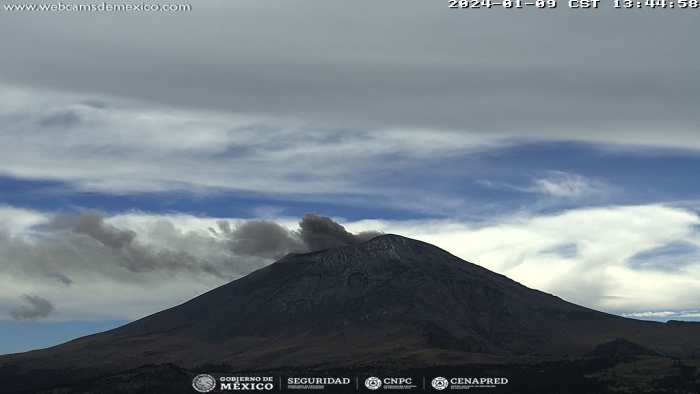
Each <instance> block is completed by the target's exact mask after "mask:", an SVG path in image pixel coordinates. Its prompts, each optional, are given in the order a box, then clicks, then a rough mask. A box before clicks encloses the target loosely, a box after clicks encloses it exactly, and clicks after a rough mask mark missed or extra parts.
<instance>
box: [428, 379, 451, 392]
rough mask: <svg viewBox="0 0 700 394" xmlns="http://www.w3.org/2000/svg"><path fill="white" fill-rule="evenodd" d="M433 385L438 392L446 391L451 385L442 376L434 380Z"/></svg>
mask: <svg viewBox="0 0 700 394" xmlns="http://www.w3.org/2000/svg"><path fill="white" fill-rule="evenodd" d="M431 384H432V385H433V388H435V389H436V390H444V389H446V388H447V386H449V385H450V382H448V381H447V379H445V378H443V377H442V376H438V377H437V378H435V379H433V381H432V383H431Z"/></svg>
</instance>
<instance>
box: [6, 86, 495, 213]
mask: <svg viewBox="0 0 700 394" xmlns="http://www.w3.org/2000/svg"><path fill="white" fill-rule="evenodd" d="M0 86H2V85H0ZM88 98H89V97H86V96H85V95H79V94H59V93H46V92H35V91H31V90H23V89H11V88H8V89H0V104H1V105H0V156H2V157H3V158H4V160H3V161H2V163H0V174H2V176H5V177H11V178H15V179H23V180H42V181H54V182H60V183H63V184H64V185H62V187H64V188H66V189H71V190H78V191H89V192H95V191H97V192H102V193H108V194H118V195H124V194H131V193H138V192H165V191H172V190H178V191H187V192H188V193H194V194H197V193H200V194H203V193H213V192H226V193H237V194H241V193H262V194H264V195H276V196H295V198H297V199H307V200H316V201H318V200H329V199H333V200H334V201H338V199H345V200H350V199H353V198H355V199H358V198H360V197H364V196H375V198H376V197H377V196H384V195H386V194H388V193H391V187H390V186H388V183H387V182H385V181H384V180H385V179H386V178H387V177H389V176H390V175H391V174H392V173H396V172H399V171H400V170H405V169H407V168H416V167H419V166H421V165H429V164H430V163H432V162H434V161H435V158H436V157H441V158H449V157H460V156H462V155H464V154H469V153H470V152H478V151H483V150H488V149H492V148H493V147H496V146H502V144H505V143H506V142H505V141H501V140H499V139H497V138H491V137H484V136H481V137H479V136H472V137H468V136H464V135H461V134H459V133H454V132H441V133H433V132H432V131H431V130H422V129H382V130H376V129H373V128H355V129H349V128H348V127H346V126H337V127H336V126H327V125H321V126H318V125H313V124H306V123H304V122H300V121H298V122H294V121H286V122H283V121H280V120H276V119H272V118H266V117H256V116H249V115H237V114H226V113H216V112H195V111H189V110H185V109H178V108H168V107H161V106H155V105H137V104H138V103H122V102H121V101H120V100H118V99H114V98H107V99H106V100H107V101H108V102H109V105H107V106H94V105H88V104H86V101H88ZM68 114H71V115H68ZM57 116H58V118H57ZM78 118H79V119H80V121H73V120H75V119H78ZM71 119H72V120H71ZM404 193H406V192H404ZM328 196H333V197H328ZM377 200H380V201H381V200H383V201H387V202H388V201H391V200H389V199H386V198H377Z"/></svg>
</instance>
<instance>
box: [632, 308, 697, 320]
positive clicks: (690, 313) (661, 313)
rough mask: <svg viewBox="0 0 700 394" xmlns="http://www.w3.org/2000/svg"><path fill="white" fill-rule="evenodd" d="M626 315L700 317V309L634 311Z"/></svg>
mask: <svg viewBox="0 0 700 394" xmlns="http://www.w3.org/2000/svg"><path fill="white" fill-rule="evenodd" d="M622 316H624V317H631V318H638V319H645V318H663V319H664V320H667V319H673V318H682V319H696V318H700V311H697V310H693V311H659V312H651V311H648V312H633V313H623V314H622Z"/></svg>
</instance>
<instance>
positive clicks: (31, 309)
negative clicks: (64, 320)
mask: <svg viewBox="0 0 700 394" xmlns="http://www.w3.org/2000/svg"><path fill="white" fill-rule="evenodd" d="M22 299H24V300H25V301H27V302H28V303H29V305H22V306H19V307H17V308H15V309H12V310H11V311H10V317H12V318H13V319H15V320H24V319H38V318H45V317H48V316H49V314H50V313H51V312H53V311H54V310H55V309H56V307H54V306H53V303H52V302H51V301H49V300H47V299H46V298H42V297H39V296H38V295H31V294H24V295H22Z"/></svg>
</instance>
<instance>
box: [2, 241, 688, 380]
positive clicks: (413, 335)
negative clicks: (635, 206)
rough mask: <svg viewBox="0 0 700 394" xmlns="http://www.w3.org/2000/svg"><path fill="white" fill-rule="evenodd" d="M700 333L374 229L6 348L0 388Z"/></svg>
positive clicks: (655, 342)
mask: <svg viewBox="0 0 700 394" xmlns="http://www.w3.org/2000/svg"><path fill="white" fill-rule="evenodd" d="M698 344H700V323H681V322H669V323H657V322H647V321H639V320H633V319H627V318H623V317H619V316H614V315H610V314H606V313H602V312H598V311H595V310H592V309H588V308H585V307H582V306H578V305H575V304H572V303H569V302H566V301H564V300H562V299H560V298H558V297H556V296H554V295H551V294H547V293H544V292H541V291H538V290H533V289H530V288H527V287H525V286H523V285H521V284H519V283H517V282H515V281H513V280H511V279H508V278H507V277H505V276H503V275H499V274H496V273H494V272H491V271H489V270H487V269H484V268H482V267H480V266H478V265H475V264H472V263H469V262H466V261H464V260H461V259H459V258H458V257H455V256H453V255H451V254H450V253H448V252H446V251H444V250H442V249H440V248H438V247H435V246H433V245H430V244H427V243H424V242H420V241H416V240H413V239H409V238H405V237H401V236H397V235H382V236H378V237H376V238H373V239H371V240H369V241H366V242H363V243H359V244H355V245H348V246H342V247H337V248H332V249H327V250H323V251H318V252H313V253H305V254H289V255H287V256H285V257H283V258H282V259H280V260H279V261H277V262H275V263H273V264H271V265H269V266H267V267H265V268H262V269H260V270H257V271H255V272H253V273H251V274H249V275H247V276H245V277H243V278H240V279H238V280H235V281H233V282H230V283H228V284H226V285H223V286H221V287H219V288H216V289H214V290H212V291H209V292H208V293H205V294H203V295H201V296H199V297H197V298H194V299H192V300H190V301H188V302H186V303H184V304H182V305H179V306H176V307H174V308H170V309H167V310H164V311H162V312H159V313H156V314H153V315H151V316H148V317H145V318H143V319H141V320H138V321H135V322H133V323H130V324H127V325H125V326H123V327H120V328H117V329H114V330H111V331H107V332H104V333H100V334H95V335H91V336H87V337H83V338H80V339H77V340H74V341H71V342H68V343H65V344H62V345H59V346H55V347H52V348H48V349H43V350H37V351H31V352H27V353H21V354H14V355H7V356H2V357H0V384H1V385H2V386H0V387H3V388H5V389H7V390H10V392H35V391H40V390H42V389H49V388H58V387H63V386H70V385H72V384H76V383H77V382H82V381H87V380H90V379H93V380H94V379H98V378H101V377H106V376H115V375H119V374H123V373H126V372H127V371H130V370H133V369H134V368H138V367H141V366H148V365H161V366H162V365H169V366H172V367H173V368H180V369H182V370H185V371H186V370H192V369H196V368H198V367H201V366H203V365H225V366H226V367H227V368H229V370H230V371H231V372H235V371H262V370H272V369H281V368H307V369H321V368H356V367H358V366H365V367H367V366H372V365H375V366H377V365H381V366H384V367H386V366H393V367H395V368H397V369H408V368H415V367H421V366H430V365H463V364H468V363H475V362H502V363H506V362H517V361H518V360H521V361H522V360H533V359H566V358H575V357H591V356H596V357H607V356H610V357H613V356H619V355H624V356H646V357H652V356H653V357H657V356H658V357H673V358H685V359H691V358H698V357H700V348H699V347H698ZM37 371H40V372H41V376H42V378H41V379H37V378H36V376H37ZM171 372H172V371H171ZM172 373H175V372H172ZM58 392H60V391H58Z"/></svg>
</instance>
